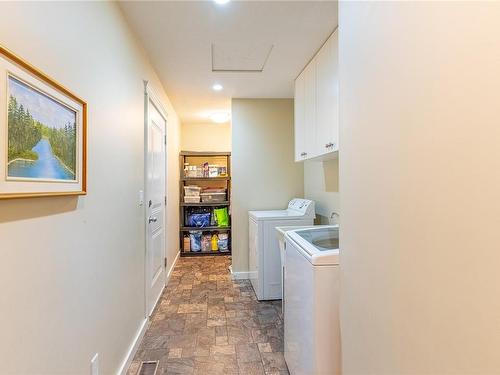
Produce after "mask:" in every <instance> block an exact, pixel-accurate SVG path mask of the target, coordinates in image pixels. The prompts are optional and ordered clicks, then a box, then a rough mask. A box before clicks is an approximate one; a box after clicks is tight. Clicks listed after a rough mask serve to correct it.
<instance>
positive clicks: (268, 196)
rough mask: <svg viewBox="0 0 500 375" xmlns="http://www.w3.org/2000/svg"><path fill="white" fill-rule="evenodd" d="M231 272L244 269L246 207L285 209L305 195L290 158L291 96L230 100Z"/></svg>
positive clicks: (299, 170) (298, 170)
mask: <svg viewBox="0 0 500 375" xmlns="http://www.w3.org/2000/svg"><path fill="white" fill-rule="evenodd" d="M232 122H233V123H232V127H233V134H232V143H233V151H232V174H233V176H232V188H233V194H232V224H233V233H232V234H233V240H232V246H233V271H235V272H245V271H248V210H263V209H283V208H285V207H286V205H287V204H288V201H289V200H290V199H291V198H293V197H302V196H303V194H304V173H303V165H302V164H301V163H295V162H294V161H293V156H294V151H293V147H294V146H293V145H294V142H293V99H233V100H232Z"/></svg>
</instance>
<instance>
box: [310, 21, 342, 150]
mask: <svg viewBox="0 0 500 375" xmlns="http://www.w3.org/2000/svg"><path fill="white" fill-rule="evenodd" d="M315 60H316V138H315V149H316V152H317V153H318V154H319V155H322V154H326V153H328V152H332V151H337V150H338V130H339V74H338V31H335V32H334V33H333V34H332V36H331V37H330V38H329V39H328V41H327V42H326V43H325V45H324V46H323V48H321V50H320V51H319V53H318V55H317V56H316V59H315Z"/></svg>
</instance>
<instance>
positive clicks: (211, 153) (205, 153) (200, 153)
mask: <svg viewBox="0 0 500 375" xmlns="http://www.w3.org/2000/svg"><path fill="white" fill-rule="evenodd" d="M180 155H181V156H231V153H230V152H217V151H215V152H214V151H181V152H180Z"/></svg>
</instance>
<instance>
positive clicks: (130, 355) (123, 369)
mask: <svg viewBox="0 0 500 375" xmlns="http://www.w3.org/2000/svg"><path fill="white" fill-rule="evenodd" d="M148 327H149V319H147V318H145V319H144V320H143V321H142V322H141V325H140V327H139V329H138V330H137V333H136V335H135V338H134V340H133V341H132V344H131V345H130V347H129V349H128V351H127V355H126V356H125V359H124V361H123V362H122V365H121V366H120V369H119V370H118V375H126V374H127V370H128V368H129V366H130V364H131V363H132V360H133V359H134V356H135V353H136V352H137V349H139V344H140V343H141V341H142V338H143V337H144V334H145V333H146V330H147V329H148Z"/></svg>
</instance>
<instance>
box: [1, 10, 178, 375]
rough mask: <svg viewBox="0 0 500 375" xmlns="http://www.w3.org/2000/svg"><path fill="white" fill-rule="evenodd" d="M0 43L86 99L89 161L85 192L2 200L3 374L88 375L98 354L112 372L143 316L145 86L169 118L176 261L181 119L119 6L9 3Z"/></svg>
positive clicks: (171, 252) (3, 14)
mask: <svg viewBox="0 0 500 375" xmlns="http://www.w3.org/2000/svg"><path fill="white" fill-rule="evenodd" d="M0 43H2V45H4V46H5V47H7V48H9V49H11V50H12V51H14V52H15V53H17V54H18V55H20V56H22V57H24V58H25V59H26V60H27V61H29V62H30V63H32V64H33V65H35V66H37V67H38V68H40V69H41V70H43V71H44V72H46V73H47V74H48V75H50V76H52V77H53V78H54V79H56V80H57V81H58V82H60V83H62V84H63V85H64V86H67V87H68V88H69V89H70V90H72V91H74V92H75V93H76V94H77V95H79V96H80V97H82V98H83V99H85V100H86V101H87V103H88V157H89V160H88V195H87V196H85V197H80V198H68V197H66V198H64V197H61V198H39V199H20V200H12V201H1V202H0V239H1V240H0V241H1V242H0V257H1V261H0V312H1V313H0V332H1V337H2V339H1V340H0V353H2V354H1V358H2V360H1V361H0V373H1V374H16V373H18V374H51V375H54V374H84V375H88V374H89V371H90V370H89V369H90V367H89V366H90V359H91V357H92V356H93V355H94V353H96V352H99V363H100V373H101V374H113V373H116V371H117V370H118V368H119V366H120V364H121V362H122V361H123V359H124V356H125V354H126V351H127V349H128V347H129V345H130V343H131V341H132V339H133V337H134V335H135V334H136V331H137V329H138V328H139V325H140V323H141V322H142V320H143V319H144V229H143V227H144V217H143V208H142V207H139V206H138V202H137V199H138V191H139V190H141V189H143V188H144V187H143V171H144V169H143V132H144V130H143V126H144V125H143V123H144V120H143V118H144V115H143V113H144V112H143V111H144V96H143V90H144V89H143V82H142V80H143V79H149V80H150V81H151V82H152V85H153V87H154V88H155V90H156V91H157V92H158V93H159V95H160V96H161V97H162V98H163V100H164V102H165V105H166V107H167V108H168V112H169V120H168V148H169V163H168V168H169V173H170V176H172V178H170V179H169V182H168V184H169V185H168V205H169V210H168V220H169V222H168V224H169V227H170V228H173V230H172V231H171V232H170V233H169V235H171V236H175V237H174V238H175V239H176V240H175V241H173V242H172V243H173V244H174V245H175V246H173V247H172V248H169V249H168V262H169V263H170V264H171V262H172V261H173V256H174V254H175V251H177V246H176V245H177V236H178V232H177V229H176V228H177V227H178V181H177V180H176V178H177V176H178V157H177V155H178V145H179V129H178V127H179V122H178V120H177V116H176V114H175V112H174V110H173V109H172V107H171V105H170V104H169V102H168V99H167V98H166V96H165V94H164V92H163V90H162V88H161V86H160V84H159V82H158V79H157V77H156V75H155V74H154V72H153V70H152V69H151V68H150V66H149V65H148V63H147V59H146V57H145V56H144V55H143V53H142V52H141V50H140V49H139V48H138V47H137V45H136V44H135V41H134V39H133V37H132V36H131V34H130V32H129V29H128V28H127V25H126V24H125V23H124V21H123V18H122V16H121V13H120V12H119V10H118V9H117V6H116V4H114V3H111V2H85V3H83V2H74V3H70V2H58V3H20V2H17V3H2V4H0ZM174 229H175V230H174ZM167 243H169V241H167Z"/></svg>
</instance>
